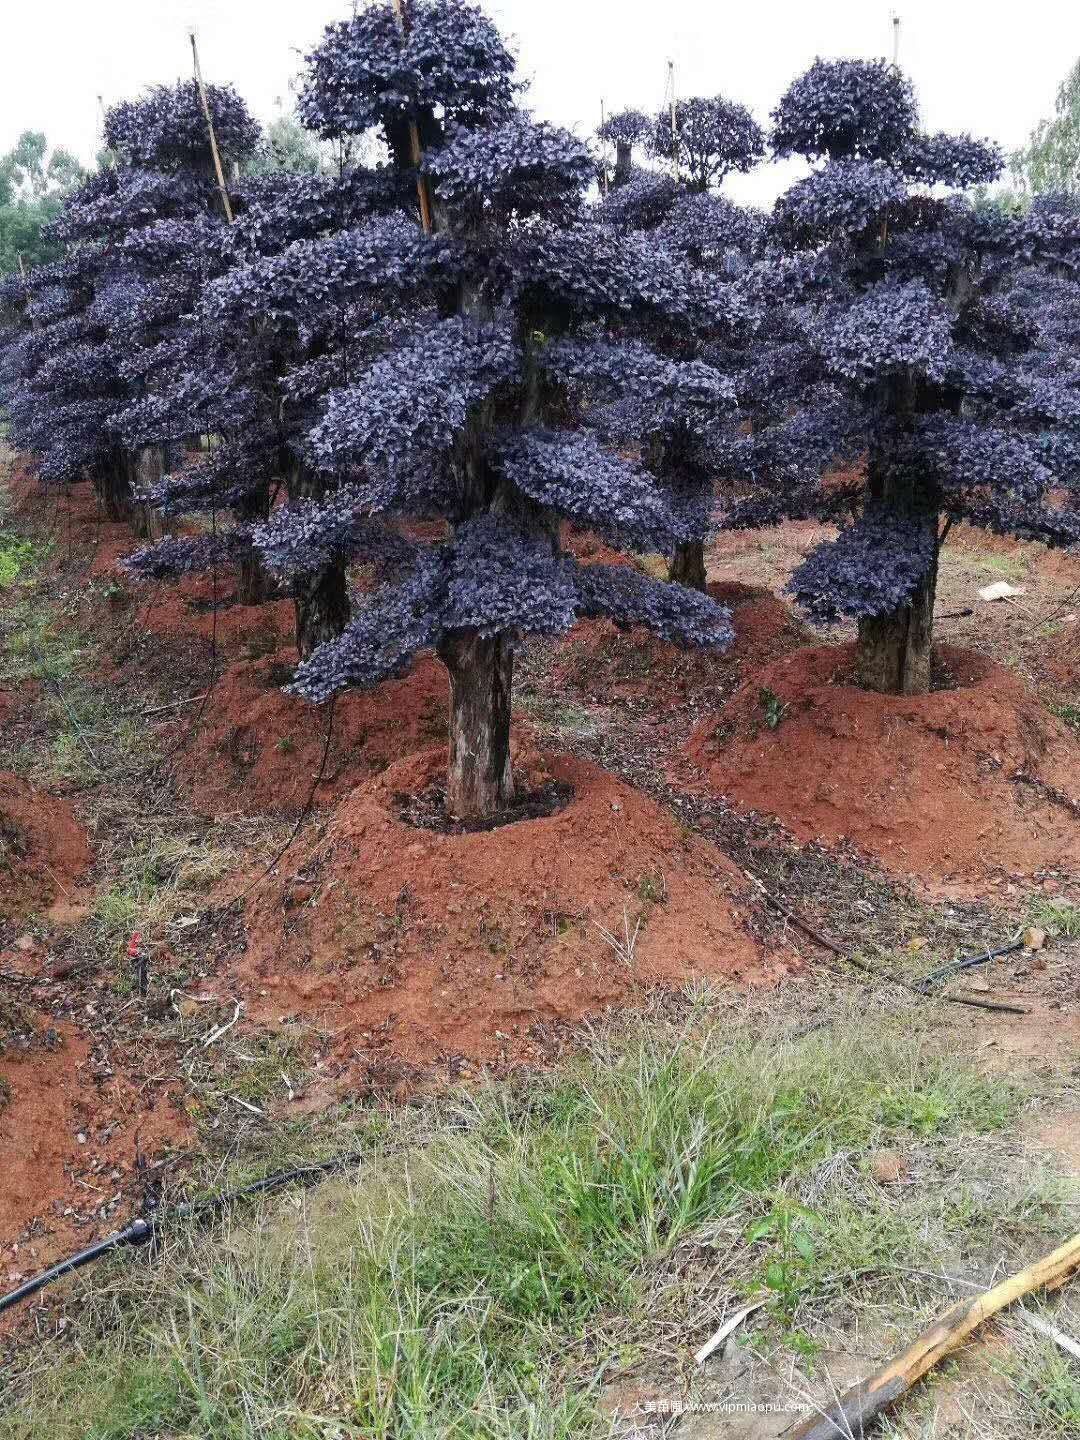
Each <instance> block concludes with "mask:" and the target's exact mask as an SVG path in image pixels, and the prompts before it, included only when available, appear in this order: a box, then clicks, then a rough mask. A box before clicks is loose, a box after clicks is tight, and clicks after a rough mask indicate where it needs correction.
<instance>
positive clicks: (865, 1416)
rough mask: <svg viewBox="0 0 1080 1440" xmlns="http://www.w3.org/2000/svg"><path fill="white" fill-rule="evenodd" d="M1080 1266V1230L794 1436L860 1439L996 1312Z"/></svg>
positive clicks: (798, 1439)
mask: <svg viewBox="0 0 1080 1440" xmlns="http://www.w3.org/2000/svg"><path fill="white" fill-rule="evenodd" d="M1077 1269H1080V1235H1074V1236H1073V1238H1072V1239H1071V1240H1067V1241H1066V1242H1065V1244H1064V1245H1061V1246H1059V1247H1058V1248H1057V1249H1056V1250H1054V1251H1053V1252H1052V1253H1051V1254H1049V1255H1045V1256H1044V1257H1043V1258H1042V1259H1041V1260H1036V1262H1035V1264H1034V1265H1029V1266H1028V1267H1027V1269H1026V1270H1020V1271H1018V1272H1017V1274H1015V1275H1011V1276H1009V1278H1008V1279H1007V1280H1002V1281H1001V1283H1000V1284H999V1285H995V1286H993V1288H992V1289H990V1290H983V1291H981V1292H980V1293H979V1294H978V1295H974V1296H972V1298H971V1299H970V1300H960V1301H958V1302H957V1303H956V1304H955V1305H953V1306H952V1308H951V1309H949V1310H946V1311H945V1313H944V1315H942V1316H940V1317H939V1318H938V1319H937V1320H935V1321H934V1323H933V1324H932V1325H931V1326H930V1327H929V1328H928V1329H926V1330H924V1331H923V1332H922V1334H921V1335H919V1336H918V1337H917V1338H916V1339H915V1340H913V1341H912V1342H911V1344H910V1345H909V1346H908V1347H907V1349H906V1350H902V1351H901V1352H900V1354H899V1355H896V1356H894V1358H893V1359H892V1360H890V1361H889V1363H888V1364H887V1365H884V1366H882V1368H881V1369H880V1370H878V1371H876V1372H875V1373H874V1374H873V1375H871V1376H870V1378H869V1379H867V1380H861V1381H860V1382H859V1384H858V1385H853V1386H852V1387H851V1389H850V1390H846V1391H845V1392H844V1394H843V1395H841V1396H840V1398H839V1400H837V1401H836V1402H835V1403H834V1404H832V1405H830V1406H829V1408H828V1410H825V1411H823V1412H821V1413H819V1414H817V1415H812V1416H811V1417H810V1418H809V1419H808V1420H804V1421H803V1423H802V1424H801V1425H800V1426H799V1427H798V1429H796V1430H794V1431H793V1432H792V1437H791V1440H851V1437H853V1436H854V1437H856V1440H858V1437H860V1436H862V1435H863V1434H864V1433H865V1429H866V1426H867V1425H868V1424H869V1423H870V1422H871V1421H872V1420H875V1419H876V1418H877V1417H878V1416H879V1415H880V1414H881V1413H882V1411H883V1410H884V1409H885V1408H886V1407H887V1406H889V1405H891V1404H892V1403H893V1401H895V1400H898V1399H899V1398H900V1396H901V1395H905V1394H906V1393H907V1392H908V1391H909V1390H910V1389H911V1387H912V1386H913V1385H914V1384H915V1382H916V1381H917V1380H921V1379H922V1377H923V1376H924V1375H925V1374H926V1373H927V1371H929V1370H932V1369H933V1368H934V1366H935V1365H937V1364H939V1363H940V1362H941V1361H942V1360H944V1358H945V1357H946V1355H950V1354H952V1352H953V1351H954V1350H957V1349H959V1347H960V1346H961V1345H962V1344H963V1343H964V1341H965V1340H966V1339H967V1338H968V1336H969V1335H970V1334H971V1333H972V1331H974V1330H977V1329H978V1327H979V1326H980V1325H982V1324H984V1323H985V1322H986V1321H987V1320H989V1319H990V1318H991V1316H993V1315H996V1314H997V1313H998V1311H999V1310H1004V1309H1005V1307H1006V1306H1007V1305H1012V1304H1013V1302H1014V1301H1016V1300H1020V1299H1021V1298H1022V1297H1023V1296H1025V1295H1030V1294H1031V1293H1032V1291H1034V1290H1054V1289H1057V1288H1058V1286H1060V1285H1064V1283H1065V1282H1066V1280H1068V1279H1069V1277H1070V1276H1071V1275H1072V1274H1073V1273H1074V1272H1075V1271H1076V1270H1077Z"/></svg>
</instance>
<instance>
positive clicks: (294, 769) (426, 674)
mask: <svg viewBox="0 0 1080 1440" xmlns="http://www.w3.org/2000/svg"><path fill="white" fill-rule="evenodd" d="M288 668H289V667H283V666H282V663H281V662H280V661H276V660H273V659H269V658H267V659H263V660H258V661H254V662H247V661H240V662H238V663H237V664H235V665H231V666H230V667H229V668H228V669H227V670H226V671H225V673H224V674H223V675H222V676H221V678H220V679H219V680H218V682H217V684H216V685H215V686H214V688H213V690H212V691H211V693H210V697H209V699H208V700H207V702H206V706H205V709H204V710H203V713H202V718H201V720H200V722H199V732H198V742H197V744H195V745H191V746H189V747H187V748H186V749H185V750H184V751H182V752H180V754H179V756H178V766H179V771H180V774H181V777H182V778H183V779H184V781H185V784H186V788H187V790H188V793H189V794H190V795H191V797H192V799H193V801H194V803H195V804H196V805H197V806H198V807H199V808H200V809H202V810H205V811H206V812H207V813H209V814H213V815H220V814H222V813H224V812H225V811H232V810H236V809H241V810H244V811H246V812H250V811H253V810H254V811H262V812H265V813H269V814H276V813H281V814H295V813H297V812H299V811H300V810H301V809H302V808H303V806H304V805H305V804H306V803H307V800H308V797H309V795H310V794H311V787H312V782H313V781H314V779H315V777H316V776H317V775H318V774H319V773H320V766H321V765H322V761H323V754H324V752H325V751H326V736H327V723H328V719H329V710H328V707H325V706H324V707H322V708H321V709H316V708H315V707H313V706H312V705H309V704H308V703H307V701H305V700H301V699H298V698H297V697H296V696H294V695H286V694H284V693H283V691H282V690H281V688H280V687H281V685H282V684H283V683H285V682H286V681H287V680H288V678H289V676H288V673H282V672H283V669H284V670H285V671H287V670H288ZM447 689H448V687H447V679H446V672H445V670H444V669H443V668H442V666H441V665H439V663H438V662H437V661H436V660H435V659H434V658H432V657H431V656H423V657H421V659H420V660H419V661H418V662H417V664H416V665H415V666H414V667H413V670H412V671H411V672H410V674H409V675H407V676H406V677H405V678H404V679H401V680H393V681H389V682H388V683H387V684H385V685H381V686H379V688H378V689H377V690H375V691H371V692H369V693H364V692H360V691H347V692H345V693H344V694H342V695H340V696H339V697H338V699H337V702H336V703H335V705H334V712H333V726H332V730H331V734H330V749H329V752H328V753H327V755H326V765H325V768H324V770H323V774H324V780H323V782H322V783H321V784H320V785H319V786H318V787H317V789H316V792H315V796H314V803H315V804H316V805H325V804H327V803H329V801H331V800H332V799H334V798H335V797H336V796H338V795H342V794H344V793H345V792H346V791H348V790H351V789H353V787H354V786H356V785H358V784H359V783H360V782H361V781H363V780H366V779H367V778H368V777H369V776H371V775H373V774H376V773H378V771H380V770H383V769H385V768H386V766H387V765H389V764H390V763H391V762H392V761H394V760H398V759H400V758H401V757H402V756H404V755H411V754H414V753H415V752H416V751H417V750H421V749H423V748H425V747H426V746H428V745H430V744H431V742H432V741H433V740H436V739H439V738H441V737H444V736H445V735H446V726H447V707H448V703H449V701H448V693H447ZM188 708H189V709H190V710H193V709H195V708H197V707H195V706H191V707H188ZM178 713H179V714H181V715H182V714H183V712H178ZM177 723H178V724H185V723H190V719H188V720H179V721H178V722H177Z"/></svg>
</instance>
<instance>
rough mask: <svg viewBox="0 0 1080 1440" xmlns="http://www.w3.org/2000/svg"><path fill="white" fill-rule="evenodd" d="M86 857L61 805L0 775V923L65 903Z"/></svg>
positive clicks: (82, 836) (82, 839) (80, 833)
mask: <svg viewBox="0 0 1080 1440" xmlns="http://www.w3.org/2000/svg"><path fill="white" fill-rule="evenodd" d="M92 859H93V857H92V855H91V854H90V847H89V845H88V844H87V842H86V833H85V831H84V830H83V828H82V826H81V825H80V824H79V822H78V821H77V820H76V819H75V816H74V815H73V814H72V812H71V807H70V806H69V805H68V804H67V802H66V801H64V800H59V799H57V798H56V797H55V796H54V795H49V794H48V793H47V792H45V791H44V790H35V789H34V787H33V786H32V785H31V784H30V783H29V782H28V781H26V780H20V779H19V778H18V777H17V776H15V775H9V774H7V773H6V772H2V771H0V920H4V919H7V920H14V919H18V918H21V917H22V916H24V915H28V914H30V913H31V912H33V911H42V910H47V909H48V908H49V906H50V905H52V904H54V903H55V902H56V901H57V900H58V899H60V898H62V897H66V898H69V899H70V897H71V894H72V892H73V891H75V890H77V888H78V885H79V881H80V880H81V878H82V876H83V875H84V874H85V873H86V871H87V870H88V869H89V867H90V864H91V861H92Z"/></svg>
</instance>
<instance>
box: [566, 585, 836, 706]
mask: <svg viewBox="0 0 1080 1440" xmlns="http://www.w3.org/2000/svg"><path fill="white" fill-rule="evenodd" d="M709 594H710V595H711V596H712V597H713V599H714V600H718V601H719V602H720V603H721V604H722V605H726V606H728V608H729V609H730V610H731V612H732V622H733V624H734V627H735V642H734V644H733V645H732V646H731V648H730V649H729V650H727V651H725V652H724V653H723V654H715V653H713V652H712V651H708V650H686V649H683V648H682V647H680V646H678V645H669V644H666V643H665V642H664V641H663V640H658V639H657V638H656V636H655V635H653V634H652V633H651V632H650V631H648V630H645V629H643V628H641V627H636V628H634V629H632V630H620V629H619V628H618V627H617V626H616V625H615V624H613V623H612V622H611V621H610V620H587V621H583V622H582V623H581V624H580V625H578V626H576V627H575V628H574V630H573V632H572V634H571V635H570V637H569V639H568V640H567V641H566V642H565V645H564V647H563V654H562V656H561V658H560V660H559V662H558V666H557V670H556V677H555V678H556V681H557V683H558V684H560V685H563V686H565V687H566V688H567V689H569V690H571V691H573V692H575V693H577V694H578V695H582V696H586V697H587V698H589V699H592V700H599V701H601V702H606V701H611V700H621V701H628V700H629V701H644V700H648V702H649V705H650V707H658V708H660V709H671V708H676V707H680V706H682V705H685V704H687V703H688V702H690V701H697V702H699V703H706V702H708V701H709V700H710V699H711V700H713V701H714V702H716V701H718V700H722V699H723V698H725V697H726V696H727V695H729V694H730V693H731V691H732V689H733V688H734V686H735V685H736V684H737V683H738V678H739V674H740V666H741V665H743V664H745V663H746V662H748V661H749V662H752V663H753V664H755V665H758V664H764V663H766V662H768V661H770V660H773V659H775V658H776V657H777V656H778V655H785V654H787V653H788V652H789V651H791V650H794V649H796V648H798V647H799V646H802V645H805V644H806V643H807V640H808V639H809V637H810V632H809V631H808V630H807V629H806V627H805V626H804V625H803V624H802V623H801V622H800V621H799V620H798V619H797V618H796V617H795V616H794V615H793V614H792V613H791V611H790V610H789V609H788V607H787V606H786V605H784V604H783V602H782V601H780V600H778V599H777V598H776V596H775V595H772V594H770V593H769V591H767V590H762V589H759V588H758V587H756V586H752V585H742V584H740V583H739V582H738V581H727V582H723V583H718V584H712V585H710V586H709Z"/></svg>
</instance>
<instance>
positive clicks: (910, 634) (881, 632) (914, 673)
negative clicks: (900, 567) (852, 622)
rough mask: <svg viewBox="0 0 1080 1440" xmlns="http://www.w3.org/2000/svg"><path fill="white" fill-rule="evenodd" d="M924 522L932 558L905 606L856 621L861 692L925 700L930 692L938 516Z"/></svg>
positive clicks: (858, 672)
mask: <svg viewBox="0 0 1080 1440" xmlns="http://www.w3.org/2000/svg"><path fill="white" fill-rule="evenodd" d="M923 523H924V524H925V525H926V526H927V527H928V529H930V530H931V531H932V532H933V544H934V558H933V562H932V563H931V565H930V569H929V570H928V571H927V574H926V578H925V579H924V580H923V582H922V584H921V585H920V586H919V588H918V589H917V590H916V591H915V594H914V595H913V596H912V597H911V600H910V602H909V603H908V604H907V605H902V606H901V607H900V609H899V610H894V611H893V612H892V613H891V614H889V615H878V616H875V617H874V618H873V619H871V620H860V622H859V650H858V661H857V666H856V671H857V675H858V680H859V684H860V685H861V686H862V687H863V688H864V689H865V690H877V691H879V692H880V693H881V694H883V695H925V694H926V693H927V692H928V691H929V689H930V651H931V645H932V642H933V634H934V593H935V591H936V589H937V569H938V558H937V516H936V515H927V516H926V517H925V519H924V520H923Z"/></svg>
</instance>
